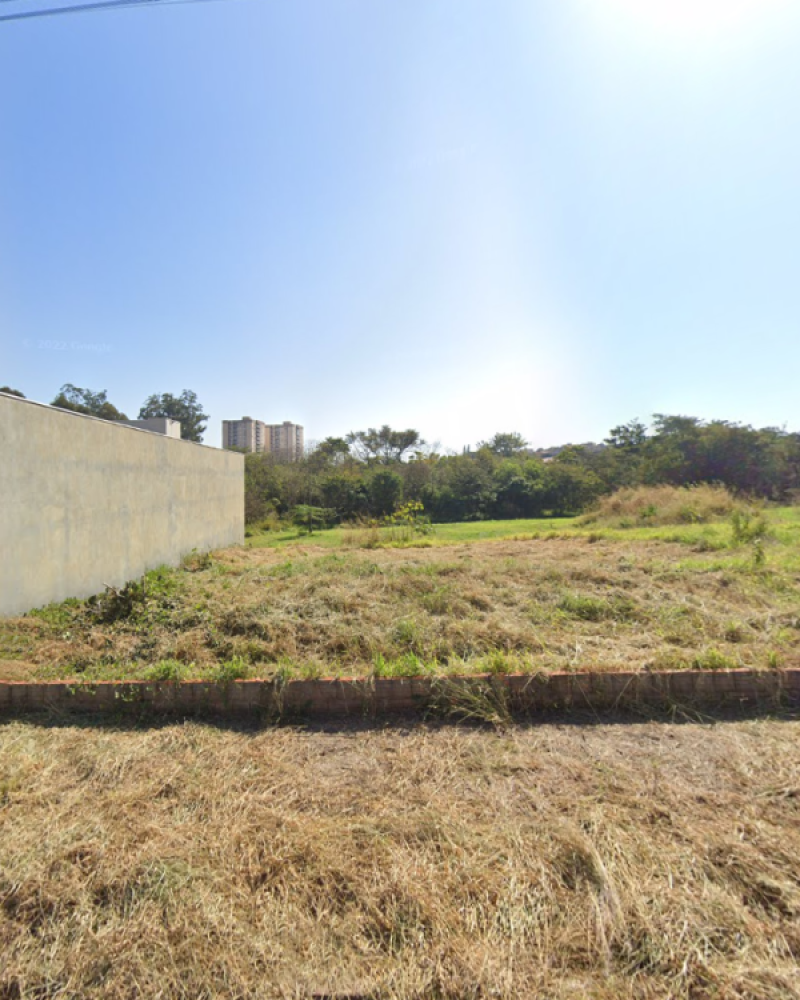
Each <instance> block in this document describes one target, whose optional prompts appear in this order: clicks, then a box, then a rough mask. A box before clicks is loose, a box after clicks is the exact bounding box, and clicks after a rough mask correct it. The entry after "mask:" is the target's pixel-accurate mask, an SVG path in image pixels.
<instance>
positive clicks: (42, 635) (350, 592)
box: [0, 537, 800, 679]
mask: <svg viewBox="0 0 800 1000" xmlns="http://www.w3.org/2000/svg"><path fill="white" fill-rule="evenodd" d="M799 600H800V580H798V579H797V578H796V576H794V575H792V574H791V573H789V572H785V571H778V570H775V569H767V570H764V571H759V570H756V569H754V568H753V567H751V566H749V565H748V564H747V562H746V560H744V559H743V557H742V555H741V553H736V552H696V551H694V552H693V551H692V550H691V548H689V547H688V546H686V545H679V544H674V543H666V542H663V541H650V542H647V541H630V542H627V541H624V542H622V541H613V542H612V541H605V540H600V541H597V542H595V543H592V542H591V541H590V540H588V539H586V538H563V537H562V538H554V539H538V540H521V541H505V542H481V543H475V544H460V545H451V546H443V547H437V548H432V549H381V550H375V551H370V550H352V551H334V552H331V551H330V550H326V549H322V548H319V547H315V546H314V545H311V544H308V543H306V544H305V545H303V546H296V547H294V548H291V549H283V550H276V549H235V548H234V549H228V550H225V551H223V552H219V553H216V554H215V555H214V557H213V559H211V560H207V559H200V560H198V561H197V563H196V565H193V566H192V565H190V566H189V567H188V568H186V569H184V570H179V571H175V572H171V571H166V572H164V573H163V574H160V575H159V574H151V579H150V580H149V581H148V590H147V599H146V602H145V603H144V604H136V605H135V606H134V607H133V609H132V612H131V614H130V615H128V616H127V617H121V618H119V620H116V621H104V620H103V618H102V613H101V612H102V608H100V609H98V608H94V609H93V608H90V607H87V606H86V605H85V604H84V605H79V606H76V607H74V608H69V607H66V606H63V607H61V608H58V609H47V610H46V611H45V612H43V613H40V614H34V615H31V616H26V617H23V618H18V619H13V620H10V621H4V622H0V678H6V679H24V678H26V677H75V678H79V677H86V678H90V679H91V678H96V677H148V676H151V674H150V673H149V672H151V671H153V670H156V671H157V670H158V669H159V664H162V665H163V663H164V661H169V663H168V668H169V669H171V670H173V674H174V670H175V669H176V668H177V669H179V670H181V671H183V675H184V676H196V677H200V676H214V671H215V670H218V669H220V667H221V665H224V664H228V665H229V666H230V665H231V664H232V667H230V669H232V670H233V671H234V672H236V675H237V676H242V675H246V674H249V675H250V676H262V677H269V676H271V675H274V674H275V673H277V672H278V671H282V672H283V673H284V674H286V675H287V676H319V675H330V674H360V675H365V674H369V673H372V672H375V673H384V674H397V673H405V674H409V673H411V674H415V673H420V672H424V671H425V670H440V669H446V670H448V671H451V672H453V671H455V672H463V671H486V670H489V671H507V670H554V669H557V670H558V669H560V670H563V669H570V670H582V669H599V670H608V669H620V668H622V669H636V668H643V667H649V668H655V669H658V668H676V667H677V668H679V667H681V666H690V665H691V666H699V667H705V666H707V667H710V668H718V667H736V666H748V667H774V666H776V665H786V666H791V665H796V664H797V662H798V652H799V651H800V617H798V606H800V605H799V604H798V601H799ZM176 665H177V667H176ZM228 676H230V674H228Z"/></svg>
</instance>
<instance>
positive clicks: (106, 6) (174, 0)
mask: <svg viewBox="0 0 800 1000" xmlns="http://www.w3.org/2000/svg"><path fill="white" fill-rule="evenodd" d="M19 2H20V0H0V3H19ZM215 2H222V0H96V2H93V3H81V4H72V5H71V6H65V7H45V8H44V9H42V10H20V11H15V12H14V13H13V14H0V22H2V21H22V20H25V19H27V18H31V17H52V16H54V15H56V14H84V13H88V12H90V11H95V10H113V9H114V8H116V7H155V6H159V7H167V6H174V5H177V4H184V3H215Z"/></svg>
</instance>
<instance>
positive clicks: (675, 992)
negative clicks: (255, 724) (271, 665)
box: [0, 720, 800, 1000]
mask: <svg viewBox="0 0 800 1000" xmlns="http://www.w3.org/2000/svg"><path fill="white" fill-rule="evenodd" d="M798 748H800V723H799V722H796V721H789V720H763V721H759V722H743V723H728V724H725V725H718V726H709V725H699V724H684V725H661V724H656V723H649V724H641V725H616V726H592V727H578V726H569V727H567V726H539V727H531V728H528V727H522V726H513V727H510V728H508V729H506V730H503V731H489V730H475V729H464V728H448V727H443V728H429V727H418V728H415V729H413V730H410V731H402V730H398V729H386V730H377V729H374V730H361V731H359V730H350V731H341V730H340V731H329V732H320V731H317V732H314V731H302V730H293V729H272V730H266V731H263V732H246V731H237V730H235V729H221V728H214V727H208V726H201V725H196V724H188V725H174V726H165V727H163V728H156V729H151V730H136V729H131V730H127V731H126V730H114V729H111V728H107V729H102V728H101V729H90V730H82V729H81V728H75V727H59V726H58V725H50V726H36V725H33V724H29V723H13V724H9V725H5V726H3V727H0V825H1V827H2V837H0V953H1V954H2V961H1V962H0V997H4V998H12V997H14V998H20V1000H28V998H44V997H65V998H77V997H81V998H95V997H96V998H101V997H102V998H104V1000H107V998H110V1000H128V998H130V1000H132V998H134V997H153V998H155V997H204V998H209V1000H210V998H212V997H215V998H216V997H225V998H234V997H235V998H262V997H263V998H267V997H269V998H272V997H286V998H291V997H296V998H306V997H311V996H314V995H315V994H316V995H327V996H339V997H345V996H359V997H371V998H376V1000H377V998H385V1000H391V998H398V1000H400V998H408V1000H411V998H415V1000H421V998H439V1000H464V998H479V997H481V998H489V997H496V998H517V997H547V998H549V1000H562V998H564V1000H566V998H574V1000H579V998H580V1000H582V998H596V1000H612V998H631V1000H632V998H637V1000H638V998H641V1000H644V998H647V1000H657V998H665V1000H666V998H672V1000H700V998H719V1000H723V998H724V1000H789V998H798V997H800V975H799V974H798V968H800V924H799V923H798V919H799V918H800V879H799V878H798V871H797V858H798V856H800V749H798Z"/></svg>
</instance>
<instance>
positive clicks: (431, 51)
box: [0, 0, 800, 451]
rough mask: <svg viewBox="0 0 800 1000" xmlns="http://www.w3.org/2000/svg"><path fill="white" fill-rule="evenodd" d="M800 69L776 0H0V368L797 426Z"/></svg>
mask: <svg viewBox="0 0 800 1000" xmlns="http://www.w3.org/2000/svg"><path fill="white" fill-rule="evenodd" d="M30 3H31V0H8V2H7V3H4V5H3V6H4V10H9V11H10V10H13V9H22V8H23V6H24V5H25V4H27V5H29V6H30ZM798 93H800V4H798V3H796V2H791V0H647V2H644V0H558V2H553V0H492V2H491V3H489V2H488V0H425V2H422V0H406V2H404V3H403V4H402V5H400V4H388V3H381V2H375V0H370V2H367V0H297V2H296V3H294V4H292V5H279V4H276V3H272V2H269V0H220V2H217V3H207V4H176V5H174V6H164V7H161V8H159V7H158V5H152V6H149V7H145V8H142V9H133V10H122V11H115V12H108V13H98V14H80V15H74V16H69V17H56V18H44V19H37V20H29V21H19V22H11V23H4V24H0V95H2V96H0V385H2V384H9V385H11V386H13V387H15V388H17V389H19V390H21V391H22V392H24V393H25V394H26V395H27V396H29V397H30V398H32V399H37V400H39V401H42V402H49V401H50V400H51V399H52V398H53V397H54V396H55V395H56V393H57V392H58V390H59V388H60V386H61V385H62V384H63V383H65V382H71V383H74V384H76V385H79V386H83V387H88V388H91V389H95V390H98V389H106V390H107V391H108V395H109V399H110V400H111V401H112V402H113V403H114V404H115V405H116V406H118V407H119V408H120V409H122V410H124V411H125V412H126V413H127V414H128V416H130V417H134V418H135V417H136V415H137V413H138V409H139V407H140V406H141V405H142V403H143V402H144V400H145V398H146V397H147V396H149V395H151V394H152V393H162V392H172V393H179V392H180V391H181V390H183V389H192V390H194V391H195V392H197V394H198V397H199V399H200V401H201V403H202V404H203V406H204V408H205V410H206V412H207V413H209V415H210V421H209V426H208V430H207V432H206V435H205V440H206V442H207V443H209V444H212V445H216V446H219V444H220V440H221V422H222V420H223V419H238V418H240V417H241V416H243V415H245V414H247V415H251V416H253V417H256V418H258V419H261V420H265V421H267V422H269V423H277V422H281V421H283V420H291V421H293V422H296V423H298V424H301V425H303V426H304V427H305V429H306V438H307V440H308V439H314V440H322V439H323V438H325V437H326V436H328V435H343V434H346V433H347V432H348V431H350V430H358V429H362V428H366V427H368V426H379V425H381V424H384V423H388V424H390V425H392V426H394V427H414V428H416V429H418V430H419V431H420V432H421V433H422V435H423V437H424V438H426V440H428V441H430V442H439V443H440V445H441V447H442V449H452V450H456V451H458V450H460V449H461V448H462V447H463V446H466V445H474V444H475V443H476V442H477V441H479V440H481V439H486V438H489V437H491V435H492V434H494V433H495V432H497V431H518V432H519V433H521V434H523V435H524V436H525V437H526V438H527V439H528V440H529V441H530V442H531V443H532V444H533V445H534V447H546V446H551V445H556V444H559V443H563V442H567V441H574V442H579V441H588V440H595V441H599V440H602V438H603V437H605V436H606V435H607V433H608V431H609V429H610V428H611V427H612V426H614V425H615V424H618V423H621V422H625V421H627V420H630V419H633V418H634V417H639V418H641V419H642V420H644V421H645V422H649V420H650V417H651V415H652V414H653V413H656V412H664V413H683V414H687V415H692V416H697V417H700V418H702V419H714V418H724V419H728V420H734V421H739V422H742V423H748V424H753V425H755V426H782V425H787V426H788V427H789V428H790V429H800V414H798V402H797V400H798V391H797V387H796V382H797V372H798V371H799V370H800V336H799V335H798V333H799V332H800V281H798V278H797V271H798V262H800V185H798V182H797V178H798V176H800V102H798V101H797V94H798Z"/></svg>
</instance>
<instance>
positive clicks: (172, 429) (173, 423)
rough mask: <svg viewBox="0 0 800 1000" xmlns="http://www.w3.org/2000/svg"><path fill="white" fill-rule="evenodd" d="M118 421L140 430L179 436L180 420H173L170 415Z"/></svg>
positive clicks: (174, 436) (173, 436) (171, 436)
mask: <svg viewBox="0 0 800 1000" xmlns="http://www.w3.org/2000/svg"><path fill="white" fill-rule="evenodd" d="M118 423H121V424H127V425H128V427H138V428H139V429H140V430H142V431H151V432H152V433H153V434H163V435H164V436H165V437H169V438H179V437H180V436H181V422H180V420H173V419H172V418H171V417H148V418H147V420H120V421H118Z"/></svg>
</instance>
